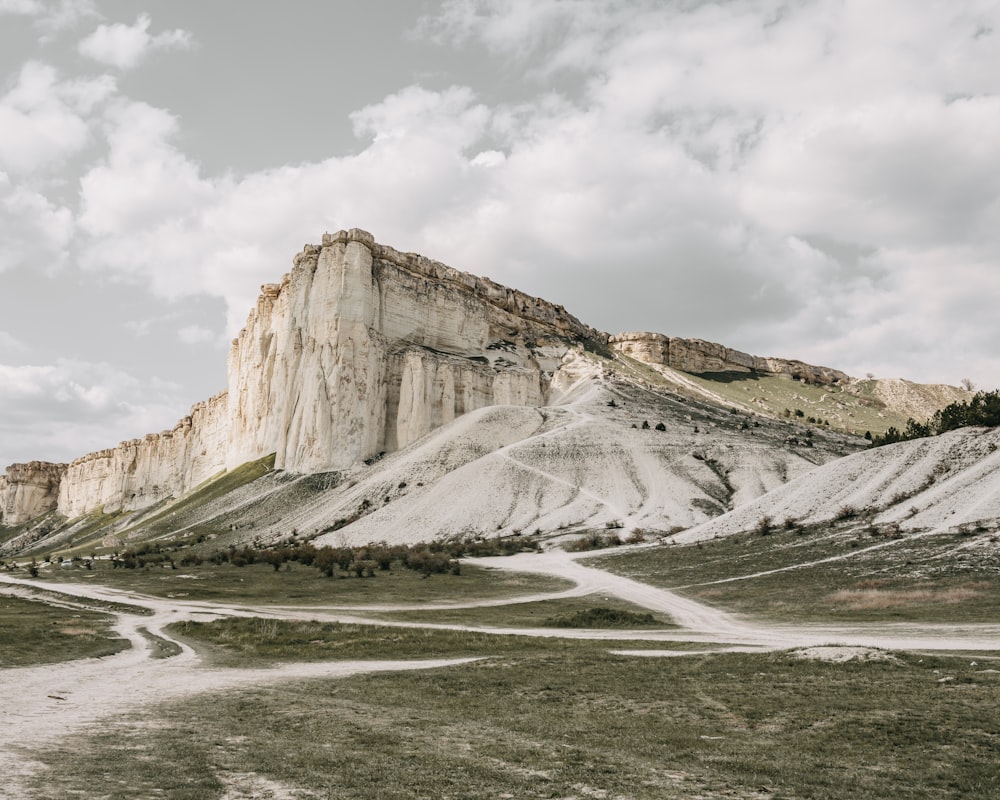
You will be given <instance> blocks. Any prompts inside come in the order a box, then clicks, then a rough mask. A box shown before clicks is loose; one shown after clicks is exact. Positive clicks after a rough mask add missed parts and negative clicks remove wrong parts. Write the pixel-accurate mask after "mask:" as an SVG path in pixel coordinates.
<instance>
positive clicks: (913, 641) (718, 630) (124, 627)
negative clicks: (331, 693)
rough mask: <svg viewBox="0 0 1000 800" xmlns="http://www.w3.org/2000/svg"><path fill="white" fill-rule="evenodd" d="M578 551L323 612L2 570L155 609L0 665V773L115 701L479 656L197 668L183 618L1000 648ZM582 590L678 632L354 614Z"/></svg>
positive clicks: (13, 778)
mask: <svg viewBox="0 0 1000 800" xmlns="http://www.w3.org/2000/svg"><path fill="white" fill-rule="evenodd" d="M579 557H580V556H576V557H574V556H571V555H570V554H567V553H565V552H563V551H558V550H556V551H550V552H547V553H541V554H521V555H516V556H510V557H504V558H483V559H470V561H472V562H473V563H476V564H478V565H480V566H484V567H490V568H495V569H505V570H514V571H518V572H531V573H536V574H543V575H551V576H556V577H560V578H565V579H568V580H570V581H573V582H574V583H575V586H574V588H572V589H569V590H566V591H562V592H552V593H548V594H531V595H522V596H519V597H515V598H507V599H502V600H496V599H494V600H482V601H474V602H467V603H446V604H443V603H442V604H420V605H402V604H393V605H386V604H381V605H379V604H370V605H364V606H359V605H353V606H321V607H316V606H308V607H303V606H298V607H294V606H273V605H270V606H266V607H264V606H252V605H245V606H244V605H225V604H219V603H210V602H195V601H181V600H166V599H162V598H156V597H150V596H147V595H140V594H135V593H132V592H126V591H121V590H117V589H109V588H106V587H100V586H93V585H80V584H74V583H59V584H57V583H52V582H49V581H44V582H40V581H27V580H19V579H16V578H12V577H10V576H8V575H0V592H3V593H7V594H22V593H24V592H25V591H26V590H28V589H29V588H36V589H40V590H49V591H56V592H60V593H62V594H64V595H68V596H70V597H77V598H81V599H90V600H104V601H114V602H118V603H128V604H130V605H134V606H141V607H143V608H146V609H148V610H150V611H151V612H152V615H151V616H138V615H134V614H128V613H117V614H116V617H117V623H116V630H117V631H118V633H119V634H120V635H121V636H123V637H124V638H127V639H128V640H129V641H130V642H131V643H132V647H131V648H130V649H128V650H126V651H124V652H122V653H119V654H117V655H114V656H107V657H104V658H92V659H81V660H77V661H70V662H66V663H62V664H52V665H44V666H38V667H26V668H18V669H4V670H0V699H2V700H0V774H3V775H4V776H5V778H6V780H7V781H8V783H7V787H6V791H11V787H12V786H15V785H17V784H18V782H19V778H23V777H24V776H25V775H28V774H30V773H31V772H33V771H34V769H35V768H37V766H38V765H37V764H34V763H32V762H31V758H30V754H31V752H32V751H33V750H35V749H36V748H38V747H40V746H44V745H45V743H46V742H52V741H54V740H56V739H58V738H59V737H62V736H65V735H66V734H68V733H71V732H74V731H77V730H81V729H83V728H85V727H87V726H91V725H94V724H95V723H97V722H98V721H100V720H102V719H104V718H107V717H110V716H112V715H115V714H117V713H119V712H120V711H121V709H122V708H123V705H124V706H127V708H128V710H134V709H135V707H136V706H137V704H153V703H157V702H161V701H164V700H170V699H173V698H178V697H182V696H187V695H192V694H196V693H200V692H206V691H217V690H222V689H228V688H234V687H240V686H249V685H259V684H261V683H266V682H276V681H286V680H294V679H301V678H316V677H328V678H337V677H343V676H347V675H354V674H358V673H363V672H381V671H389V670H406V669H430V668H434V667H441V666H449V665H455V664H462V663H468V662H469V661H472V660H475V659H469V658H460V659H434V660H413V661H391V660H386V661H335V662H319V663H315V662H310V663H294V664H284V665H281V666H279V667H274V668H270V669H223V668H218V667H210V666H206V665H204V664H202V663H201V659H200V658H199V656H198V655H197V654H196V653H195V652H194V651H193V650H191V648H190V647H188V646H187V645H186V644H184V643H183V642H180V641H177V640H175V639H173V638H172V637H171V636H170V635H169V633H168V632H166V630H165V628H166V626H168V625H169V624H171V623H173V622H179V621H183V620H191V619H201V620H207V619H213V618H218V617H226V616H241V617H265V618H271V619H293V620H321V621H339V622H356V623H361V624H368V625H371V624H376V625H393V626H401V627H420V628H440V629H450V630H467V631H479V632H488V633H495V634H509V635H520V636H547V637H564V638H576V639H598V640H605V641H608V642H612V641H616V640H618V641H625V640H632V641H635V640H640V639H641V640H647V641H663V642H669V641H686V642H704V643H706V644H712V645H723V646H724V649H728V650H738V651H748V650H775V649H791V648H800V647H812V646H818V645H825V644H837V645H843V646H850V647H880V648H888V649H901V650H919V651H930V650H942V651H948V650H952V651H963V650H964V651H997V650H1000V625H965V626H955V625H921V624H868V625H839V626H829V625H767V626H765V625H763V624H761V623H759V622H756V621H754V620H752V619H749V618H746V617H742V616H736V615H732V614H727V613H725V612H723V611H720V610H718V609H715V608H712V607H711V606H707V605H704V604H702V603H698V602H696V601H693V600H690V599H687V598H684V597H681V596H680V595H677V594H674V593H673V592H670V591H667V590H665V589H658V588H655V587H653V586H649V585H648V584H644V583H640V582H639V581H635V580H631V579H629V578H625V577H621V576H618V575H613V574H611V573H609V572H605V571H603V570H599V569H595V568H592V567H587V566H585V565H583V564H581V563H579V562H578V561H577V558H579ZM589 594H605V595H613V596H615V597H619V598H621V599H623V600H627V601H629V602H632V603H634V604H636V605H638V606H642V607H643V608H647V609H649V610H651V611H656V612H659V613H662V614H667V615H669V616H670V617H672V618H673V620H674V621H675V622H676V623H677V625H678V626H679V627H678V628H674V629H669V630H659V631H632V630H628V631H622V630H612V631H609V630H565V629H551V628H499V627H486V626H470V625H450V624H431V623H421V622H411V623H398V622H384V621H373V620H370V619H366V618H362V617H358V616H357V613H358V612H370V611H383V612H385V611H402V610H417V609H419V610H422V611H428V612H429V611H433V610H435V609H438V610H440V609H448V608H471V607H487V606H501V605H509V604H515V603H525V602H535V601H538V600H545V599H558V598H562V597H572V596H582V595H589ZM140 629H144V630H146V631H148V632H149V633H151V634H153V635H155V636H159V637H161V638H163V639H166V640H168V641H169V642H173V643H174V644H175V645H176V647H177V648H178V649H179V654H178V655H175V656H173V657H170V658H160V659H155V658H153V657H152V651H151V646H150V642H149V639H148V638H147V636H145V635H144V633H143V631H142V630H140ZM618 652H623V651H618ZM637 654H638V653H637ZM645 654H647V655H648V654H649V653H648V652H647V653H645ZM658 654H661V655H667V654H671V655H675V654H676V651H673V652H670V651H663V652H662V653H658ZM123 699H127V703H124V704H123ZM15 791H16V790H15ZM14 796H17V795H16V794H15V795H14Z"/></svg>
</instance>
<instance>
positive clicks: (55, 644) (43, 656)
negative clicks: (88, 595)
mask: <svg viewBox="0 0 1000 800" xmlns="http://www.w3.org/2000/svg"><path fill="white" fill-rule="evenodd" d="M112 622H113V620H112V618H111V617H110V616H109V615H107V614H101V613H99V612H96V611H88V610H86V609H82V608H57V607H55V606H51V605H48V604H46V603H44V602H41V601H39V600H27V599H24V598H21V597H9V596H6V595H0V668H9V667H27V666H34V665H36V664H54V663H57V662H61V661H72V660H73V659H76V658H94V657H97V656H108V655H112V654H113V653H117V652H119V651H121V650H127V649H128V647H129V642H128V640H127V639H122V638H120V637H118V636H117V635H116V634H115V633H114V631H113V630H112V629H111V625H112Z"/></svg>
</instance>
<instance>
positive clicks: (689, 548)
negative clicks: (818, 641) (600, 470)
mask: <svg viewBox="0 0 1000 800" xmlns="http://www.w3.org/2000/svg"><path fill="white" fill-rule="evenodd" d="M972 544H977V543H975V542H971V541H970V539H969V538H968V537H963V536H956V535H952V534H939V535H934V536H925V537H912V536H911V537H909V538H907V537H904V538H901V539H891V540H889V539H885V538H873V537H871V536H869V535H867V534H866V533H865V532H864V530H863V529H856V530H855V531H852V532H847V531H841V532H832V533H831V532H829V531H828V532H827V533H824V534H818V533H815V532H813V533H806V534H801V535H800V534H797V533H791V532H786V531H780V532H775V533H772V534H771V535H769V536H748V535H745V536H734V537H728V538H723V539H716V540H712V541H710V542H704V543H702V544H701V546H698V545H683V546H682V545H672V546H671V545H668V546H664V547H659V548H652V549H648V550H640V551H633V552H632V553H627V554H621V555H609V556H602V557H601V558H599V559H595V561H594V563H595V565H596V566H600V567H601V568H602V569H607V570H609V571H611V572H616V573H618V574H622V575H627V576H629V577H632V578H635V579H637V580H641V581H644V582H646V583H650V584H652V585H655V586H661V587H663V588H669V589H673V590H675V591H678V592H679V593H681V594H686V595H688V596H690V597H693V598H695V599H698V600H702V601H704V602H706V603H709V604H711V605H715V606H719V607H721V608H725V609H727V610H730V611H736V612H741V613H746V614H751V615H754V616H762V617H769V618H773V619H775V620H778V621H782V620H785V621H839V622H846V621H851V622H936V623H949V622H954V623H959V622H962V623H986V622H998V621H1000V550H998V549H997V548H996V547H995V546H992V545H991V544H989V543H986V542H985V541H983V542H980V543H978V545H979V546H976V547H975V548H974V549H972V548H971V547H970V545H972ZM837 556H845V557H844V558H839V559H838V560H835V561H830V562H827V563H821V564H815V565H812V566H798V565H801V564H804V563H806V562H810V561H815V560H818V559H825V558H831V557H837ZM768 570H783V571H780V572H774V573H773V574H769V575H760V576H757V577H746V576H751V575H753V574H755V573H758V572H764V571H768Z"/></svg>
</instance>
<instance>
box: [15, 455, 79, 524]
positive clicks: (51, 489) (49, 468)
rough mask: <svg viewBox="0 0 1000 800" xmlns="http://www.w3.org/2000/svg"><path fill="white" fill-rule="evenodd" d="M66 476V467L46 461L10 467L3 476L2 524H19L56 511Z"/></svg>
mask: <svg viewBox="0 0 1000 800" xmlns="http://www.w3.org/2000/svg"><path fill="white" fill-rule="evenodd" d="M65 473H66V465H65V464H49V463H46V462H44V461H32V462H30V463H28V464H11V465H10V466H9V467H7V469H6V471H5V474H4V475H3V476H0V498H2V500H3V505H2V507H0V511H2V513H3V524H4V525H8V526H12V525H20V524H21V523H22V522H27V521H28V520H30V519H33V518H34V517H37V516H40V515H42V514H45V513H47V512H49V511H51V510H52V509H53V508H55V507H56V503H57V501H58V499H59V485H60V482H61V480H62V478H63V475H64V474H65Z"/></svg>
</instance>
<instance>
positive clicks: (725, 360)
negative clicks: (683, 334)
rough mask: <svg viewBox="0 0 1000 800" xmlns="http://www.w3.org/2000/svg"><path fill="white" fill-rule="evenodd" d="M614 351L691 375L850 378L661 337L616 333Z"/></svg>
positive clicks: (612, 340)
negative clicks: (734, 374) (739, 374)
mask: <svg viewBox="0 0 1000 800" xmlns="http://www.w3.org/2000/svg"><path fill="white" fill-rule="evenodd" d="M609 344H610V345H611V347H612V348H614V349H615V350H618V351H619V352H621V353H624V354H625V355H627V356H630V357H632V358H635V359H636V360H638V361H642V362H645V363H647V364H659V365H663V366H667V367H670V368H671V369H676V370H680V371H681V372H691V373H694V374H696V375H697V374H705V373H714V372H736V373H751V372H756V373H761V374H767V375H786V376H788V377H790V378H794V379H796V380H805V381H807V382H809V383H817V384H827V385H829V384H834V383H847V382H849V381H850V380H851V379H850V376H848V375H847V373H845V372H841V371H840V370H835V369H830V368H829V367H816V366H813V365H811V364H806V363H804V362H802V361H797V360H794V359H792V360H790V359H785V358H769V357H761V356H754V355H750V354H749V353H743V352H741V351H739V350H733V349H732V348H729V347H725V346H724V345H721V344H717V343H715V342H707V341H705V340H704V339H681V338H678V337H672V336H664V335H663V334H661V333H619V334H617V335H616V336H612V337H610V339H609Z"/></svg>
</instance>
